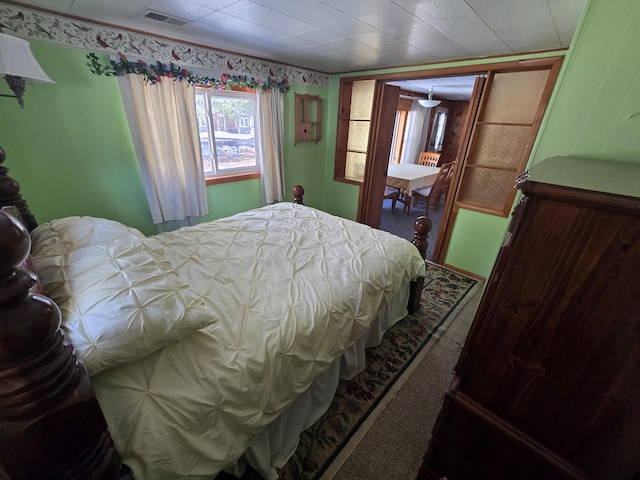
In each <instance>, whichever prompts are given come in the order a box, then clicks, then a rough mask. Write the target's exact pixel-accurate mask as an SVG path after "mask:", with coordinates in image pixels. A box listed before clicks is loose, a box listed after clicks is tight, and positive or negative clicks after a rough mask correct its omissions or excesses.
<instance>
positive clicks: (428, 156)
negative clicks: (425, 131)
mask: <svg viewBox="0 0 640 480" xmlns="http://www.w3.org/2000/svg"><path fill="white" fill-rule="evenodd" d="M439 161H440V154H439V153H436V152H421V153H420V158H418V165H427V166H429V167H437V166H438V162H439Z"/></svg>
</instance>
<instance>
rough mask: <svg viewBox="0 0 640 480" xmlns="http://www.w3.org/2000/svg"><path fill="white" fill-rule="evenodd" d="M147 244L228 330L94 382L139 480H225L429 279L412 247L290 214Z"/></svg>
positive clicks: (202, 333) (211, 330)
mask: <svg viewBox="0 0 640 480" xmlns="http://www.w3.org/2000/svg"><path fill="white" fill-rule="evenodd" d="M141 242H143V243H144V245H145V247H146V248H147V250H148V251H150V252H151V253H152V254H153V255H158V256H159V257H164V258H165V259H166V260H168V261H169V262H170V264H171V267H172V269H173V270H174V271H175V272H176V273H177V275H178V277H179V279H180V280H181V281H182V282H184V283H186V284H187V285H189V286H190V287H191V289H192V290H193V291H195V292H196V293H197V294H198V295H201V296H202V297H203V299H204V301H205V303H206V306H207V308H208V309H209V311H210V312H211V314H212V316H214V317H216V319H217V321H215V322H213V323H212V324H211V325H210V326H208V327H206V328H203V329H201V330H198V331H196V332H195V333H191V334H189V335H188V336H186V337H184V338H182V339H181V340H178V341H176V342H174V343H171V344H169V345H167V346H164V347H163V348H161V349H159V350H157V351H155V352H154V353H152V354H150V355H149V356H147V357H145V358H143V359H141V360H138V361H136V362H134V363H131V364H129V365H125V366H122V367H115V368H111V369H108V370H106V371H104V372H102V373H99V374H97V375H95V376H94V377H92V383H93V386H94V388H95V390H96V394H97V396H98V399H99V402H100V404H101V406H102V409H103V411H104V414H105V418H106V419H107V422H108V425H109V430H110V432H111V435H112V437H113V439H114V441H115V444H116V447H117V450H118V451H119V452H120V453H121V455H122V457H123V461H124V463H126V464H127V465H129V466H130V467H131V468H132V469H133V471H134V474H135V477H136V479H137V480H143V479H149V480H160V479H169V478H171V479H174V478H175V479H177V478H189V479H207V480H209V479H211V478H213V476H214V475H215V474H216V473H217V472H219V471H220V470H221V469H223V468H224V467H226V466H228V465H229V464H231V463H233V462H234V461H236V460H237V459H238V458H239V457H240V456H241V455H242V453H243V452H244V451H245V449H246V448H247V446H248V445H249V443H250V442H251V440H252V438H254V436H255V435H256V434H258V433H259V432H260V431H261V430H262V429H263V428H264V427H265V425H267V424H268V423H269V422H271V421H273V420H274V419H275V418H277V417H278V415H280V413H281V412H282V411H283V410H285V409H286V408H287V407H288V406H289V405H290V404H291V403H292V402H293V401H294V400H295V399H296V397H297V396H298V395H299V394H300V393H301V392H304V391H305V389H307V388H308V387H309V385H310V384H311V383H312V381H313V380H314V379H315V378H316V377H317V376H318V374H320V373H321V372H322V371H324V370H325V369H326V368H327V367H328V366H329V365H331V363H332V362H333V360H334V359H335V358H336V357H338V356H340V354H341V353H342V352H343V351H344V350H345V348H347V347H348V346H350V345H352V344H353V343H354V342H355V341H356V339H358V337H360V336H361V335H363V333H364V332H365V331H366V330H367V328H368V326H369V325H370V323H371V321H372V319H373V318H374V317H375V316H376V313H377V312H378V311H379V309H380V308H382V307H384V306H385V305H386V303H387V302H388V301H389V299H390V298H392V297H393V296H394V294H395V293H396V292H397V291H398V290H399V289H400V287H401V285H403V284H406V282H407V281H408V280H410V279H414V278H416V277H417V276H419V275H424V273H425V266H424V261H423V260H422V258H421V257H420V255H419V254H418V252H417V249H416V248H415V247H414V246H413V245H412V244H411V243H409V242H408V241H406V240H403V239H400V238H398V237H395V236H393V235H391V234H388V233H386V232H382V231H379V230H375V229H371V228H369V227H367V226H364V225H361V224H358V223H355V222H351V221H349V220H345V219H340V218H338V217H334V216H331V215H328V214H326V213H323V212H321V211H318V210H315V209H313V208H309V207H305V206H303V205H295V204H289V203H280V204H276V205H272V206H268V207H264V208H261V209H256V210H253V211H250V212H246V213H242V214H239V215H236V216H233V217H230V218H226V219H221V220H218V221H215V222H211V223H205V224H200V225H197V226H194V227H187V228H186V229H182V230H178V231H175V232H170V233H164V234H160V235H156V236H152V237H148V238H145V239H142V240H141Z"/></svg>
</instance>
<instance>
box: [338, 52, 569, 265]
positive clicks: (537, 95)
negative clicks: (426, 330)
mask: <svg viewBox="0 0 640 480" xmlns="http://www.w3.org/2000/svg"><path fill="white" fill-rule="evenodd" d="M561 62H562V58H561V57H549V58H541V59H535V60H526V61H510V62H497V63H493V64H485V65H482V66H481V67H482V70H483V71H479V68H478V67H479V66H478V65H475V66H464V67H452V68H445V69H434V70H431V71H421V72H404V73H396V74H386V75H377V76H367V77H350V78H347V79H344V78H343V79H342V80H341V89H340V105H339V118H338V139H337V143H336V163H335V172H334V179H335V180H336V181H347V182H348V183H355V184H358V185H359V186H360V196H359V199H360V200H359V205H358V221H361V222H362V223H367V224H369V225H371V226H374V227H379V222H380V218H381V210H382V206H383V196H384V187H385V183H386V180H385V179H386V167H387V166H388V161H389V157H390V152H391V141H392V137H393V135H392V132H391V133H390V130H391V129H390V128H389V125H388V124H384V122H381V121H378V122H371V128H370V129H369V130H368V131H367V132H366V133H367V134H368V145H369V147H371V146H373V147H374V148H372V149H371V148H370V149H369V150H368V151H365V152H362V155H361V157H362V158H363V159H364V162H363V163H364V165H363V170H364V172H363V173H364V175H363V178H362V180H361V181H359V180H357V179H356V180H354V179H346V178H345V167H346V162H345V161H344V160H345V158H346V156H347V155H346V153H345V152H347V148H346V145H347V144H348V142H349V125H350V122H349V112H350V109H351V100H352V98H351V96H350V94H349V89H350V88H351V86H352V85H353V84H354V83H356V82H358V81H361V80H369V81H371V80H374V81H375V82H376V85H377V86H378V87H376V88H379V89H380V92H383V91H384V89H383V88H382V87H380V85H382V84H385V86H387V87H391V85H386V84H388V83H394V82H405V81H415V80H418V79H429V78H452V77H468V76H475V77H476V81H475V86H474V90H473V95H472V98H471V99H470V100H469V104H468V107H467V109H466V112H465V114H464V123H463V127H462V130H461V133H460V140H459V144H458V148H457V151H456V153H455V161H456V169H455V174H454V176H453V178H452V180H451V187H450V188H449V191H448V194H447V197H446V202H445V205H444V207H443V210H442V222H441V224H440V228H439V229H438V232H437V236H436V235H434V233H435V232H434V233H432V234H431V235H430V237H429V241H430V243H431V242H433V243H434V253H433V256H432V259H433V260H434V261H435V262H437V263H440V264H445V257H446V253H447V248H448V245H449V241H450V239H451V233H452V231H453V229H454V225H455V220H456V216H457V215H458V212H459V211H460V209H468V210H475V211H478V212H482V213H486V214H489V215H498V216H503V217H507V216H508V215H509V213H510V209H511V206H512V204H513V200H514V198H515V190H513V185H514V183H515V180H516V178H517V176H518V175H519V174H520V173H521V172H522V171H523V169H524V168H525V166H526V163H527V161H528V158H529V155H530V153H531V149H532V146H533V143H534V141H535V137H536V135H537V131H538V128H539V126H540V123H541V121H542V117H543V115H544V112H545V109H546V106H547V103H548V100H549V97H550V96H551V92H552V90H553V86H554V84H555V80H556V78H557V75H558V72H559V69H560V65H561ZM527 72H529V73H527ZM540 73H541V74H540ZM518 74H522V75H521V77H520V76H519V75H518ZM485 76H486V79H487V81H484V78H485ZM520 78H523V79H525V80H526V81H524V82H521V81H520ZM531 79H533V82H531V81H530V80H531ZM345 87H346V88H345ZM395 88H399V87H395ZM436 93H437V92H436ZM379 97H380V98H385V99H386V100H387V104H386V106H384V107H383V106H382V105H381V104H379V103H376V102H375V101H374V102H373V106H372V107H371V108H370V110H371V111H372V112H378V113H384V115H377V116H376V117H375V118H377V119H378V120H380V119H382V118H388V119H389V121H390V122H391V123H393V118H395V113H396V107H397V98H399V95H398V94H397V96H396V103H395V104H393V111H392V112H390V111H389V109H390V108H391V106H390V105H391V104H392V103H393V102H389V101H388V100H389V98H391V97H390V96H385V95H382V94H381V95H379ZM522 100H524V101H522ZM512 105H517V106H518V108H517V109H516V110H517V111H518V112H519V113H518V114H516V115H515V117H514V116H512V115H511V114H510V112H512V111H513V108H511V106H512ZM378 127H380V128H382V130H380V131H381V132H383V134H382V135H379V134H378V129H377V128H378ZM505 139H506V140H508V141H503V140H505ZM445 140H446V134H445ZM493 147H495V148H493ZM347 153H348V152H347ZM372 153H374V155H373V154H372ZM381 163H382V164H381ZM483 179H484V180H485V181H479V180H483ZM469 241H472V239H470V240H469Z"/></svg>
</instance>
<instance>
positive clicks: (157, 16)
mask: <svg viewBox="0 0 640 480" xmlns="http://www.w3.org/2000/svg"><path fill="white" fill-rule="evenodd" d="M142 16H143V17H144V18H149V19H151V20H157V21H158V22H163V23H169V24H171V25H177V26H178V27H181V26H182V25H186V24H187V23H189V22H188V21H187V20H183V19H181V18H177V17H172V16H170V15H167V14H165V13H160V12H154V11H153V10H147V11H146V12H144V13H143V14H142Z"/></svg>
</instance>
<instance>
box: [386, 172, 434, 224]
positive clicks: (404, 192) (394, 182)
mask: <svg viewBox="0 0 640 480" xmlns="http://www.w3.org/2000/svg"><path fill="white" fill-rule="evenodd" d="M439 172H440V167H429V166H427V165H418V164H416V163H394V164H391V165H389V168H388V169H387V182H386V184H387V185H388V186H390V187H395V188H399V189H400V198H399V200H400V201H401V202H402V203H404V205H405V211H407V213H409V212H410V211H411V207H409V208H407V207H408V205H409V204H410V202H411V191H412V190H415V189H416V188H421V187H428V186H430V185H433V182H435V181H436V178H437V176H438V173H439Z"/></svg>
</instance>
